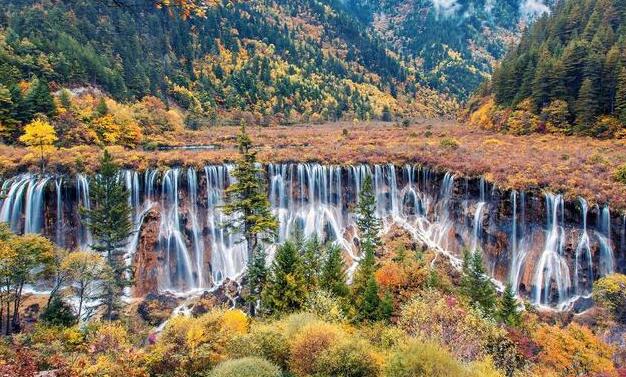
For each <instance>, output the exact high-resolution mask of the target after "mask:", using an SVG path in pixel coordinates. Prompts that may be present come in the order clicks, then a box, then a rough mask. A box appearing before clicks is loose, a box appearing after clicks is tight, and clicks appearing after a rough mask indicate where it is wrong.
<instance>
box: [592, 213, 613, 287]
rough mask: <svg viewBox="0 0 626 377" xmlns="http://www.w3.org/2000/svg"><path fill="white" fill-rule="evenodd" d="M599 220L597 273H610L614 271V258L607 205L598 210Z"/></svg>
mask: <svg viewBox="0 0 626 377" xmlns="http://www.w3.org/2000/svg"><path fill="white" fill-rule="evenodd" d="M598 215H599V221H598V230H597V231H596V236H597V237H598V242H599V243H600V258H599V261H598V273H599V274H600V276H606V275H608V274H612V273H613V272H614V271H615V267H614V265H615V258H614V257H613V246H612V244H611V213H610V211H609V207H608V206H605V207H604V208H602V210H601V211H600V210H598Z"/></svg>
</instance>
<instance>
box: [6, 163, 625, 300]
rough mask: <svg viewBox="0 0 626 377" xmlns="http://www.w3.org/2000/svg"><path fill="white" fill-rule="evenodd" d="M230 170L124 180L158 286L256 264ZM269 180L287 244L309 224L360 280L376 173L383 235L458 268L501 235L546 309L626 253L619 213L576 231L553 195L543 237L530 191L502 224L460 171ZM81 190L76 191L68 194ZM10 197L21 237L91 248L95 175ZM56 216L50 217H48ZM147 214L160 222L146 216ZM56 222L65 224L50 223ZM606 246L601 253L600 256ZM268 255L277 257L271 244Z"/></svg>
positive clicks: (47, 182) (306, 174) (309, 172)
mask: <svg viewBox="0 0 626 377" xmlns="http://www.w3.org/2000/svg"><path fill="white" fill-rule="evenodd" d="M231 169H232V167H231V166H228V165H218V166H206V167H205V168H204V170H200V171H197V170H195V169H193V168H189V169H188V168H174V169H169V170H166V171H163V172H160V171H159V170H156V169H150V170H147V171H145V172H144V173H142V174H141V175H139V174H138V173H137V172H134V171H130V170H129V171H123V172H122V173H121V174H120V182H122V183H124V185H125V186H126V188H127V190H128V192H129V204H130V205H131V207H132V208H133V212H132V222H133V230H134V232H133V234H132V235H131V236H130V237H129V240H128V243H127V247H126V255H125V256H126V262H127V263H128V264H130V263H132V260H133V256H134V254H135V252H136V251H137V250H138V248H140V247H143V249H141V250H142V252H154V250H153V249H152V248H151V246H150V245H151V244H150V243H147V244H146V243H145V242H141V244H140V242H139V240H140V236H141V232H140V231H143V229H142V227H143V224H144V221H146V219H148V218H149V219H151V220H150V221H155V223H154V227H153V228H151V227H150V226H148V227H146V229H147V230H148V231H149V229H155V230H156V232H158V235H157V234H155V239H154V240H153V241H150V242H155V243H156V253H157V254H158V261H157V265H156V267H155V268H156V270H155V273H154V274H156V275H152V276H156V279H157V285H158V288H159V289H161V290H169V291H174V292H177V293H187V292H191V291H198V290H200V289H202V290H205V289H211V288H214V287H215V286H216V285H219V284H221V283H223V282H224V281H225V280H226V279H237V278H238V277H239V276H240V275H241V273H242V272H243V271H245V267H246V265H247V252H246V245H245V243H242V242H238V241H240V240H241V237H240V235H237V234H232V232H230V231H229V229H227V228H225V227H224V224H225V223H226V220H227V219H226V217H225V216H224V214H223V212H222V209H221V206H222V205H223V204H224V202H223V200H224V197H225V190H226V188H227V187H228V186H229V185H230V184H231V183H232V181H233V178H232V177H231V175H230V170H231ZM266 172H267V178H268V180H267V182H268V198H269V201H270V203H271V208H272V211H273V213H274V214H275V215H276V216H277V217H278V219H279V224H280V226H279V239H278V241H279V242H283V241H284V240H286V239H287V238H288V237H289V236H290V235H292V234H293V232H294V230H295V229H296V228H299V229H302V230H303V232H304V234H305V235H306V236H312V235H316V236H317V237H318V238H319V239H320V240H322V241H328V242H333V243H336V244H338V245H340V246H341V247H342V249H343V250H345V256H346V260H347V261H348V262H351V263H352V264H351V268H350V270H349V271H348V272H349V273H350V271H352V270H353V269H354V267H355V266H356V264H357V262H358V260H359V257H360V255H359V251H358V250H359V248H358V246H357V245H358V232H357V230H356V226H355V216H354V212H353V209H354V208H355V206H356V203H357V200H358V195H359V193H360V192H361V190H362V185H363V181H364V180H365V177H366V176H367V175H370V176H371V177H372V178H373V185H374V189H375V195H376V198H377V208H376V212H377V215H378V216H380V217H381V219H382V220H383V225H384V227H383V228H384V229H385V230H389V229H390V228H391V227H392V226H400V227H402V228H404V229H405V230H406V231H408V233H410V234H411V235H412V236H413V237H414V239H415V240H417V241H419V242H421V243H423V244H425V245H427V246H428V247H430V248H431V249H434V250H436V251H438V252H440V253H443V254H446V255H448V256H450V258H451V260H452V261H453V263H456V264H458V263H457V262H458V261H459V259H458V256H459V255H460V253H461V251H462V249H463V248H464V246H466V245H472V247H475V248H482V246H483V245H485V244H486V243H487V242H494V241H496V240H497V242H501V240H502V238H496V237H499V236H496V235H497V233H494V232H505V234H506V240H508V241H505V242H504V244H502V243H499V245H504V247H506V248H507V250H502V254H500V255H504V256H507V255H508V256H509V259H502V258H501V257H496V258H494V256H493V255H489V253H486V254H485V256H484V257H485V262H486V264H487V265H489V266H490V270H491V272H492V274H499V275H498V278H500V279H505V280H508V281H509V282H510V283H511V285H512V286H513V287H514V289H515V290H516V291H517V289H522V287H532V292H531V297H532V298H533V300H534V302H535V303H538V304H541V305H559V304H561V303H563V302H566V301H567V300H569V299H571V298H572V297H574V295H585V294H588V292H589V290H590V288H591V281H592V280H593V278H598V277H599V276H600V275H604V274H607V273H610V272H611V271H614V270H615V269H616V263H615V261H614V252H615V251H614V249H613V248H614V247H616V246H614V245H618V246H620V249H619V250H623V249H624V247H625V246H626V235H625V234H624V233H626V230H623V229H620V231H619V232H615V236H617V237H618V238H617V240H616V241H613V240H612V239H611V238H610V237H611V236H612V233H611V229H610V227H611V217H610V212H609V209H608V207H607V208H604V209H601V210H600V209H599V210H598V212H599V215H598V216H599V217H598V221H597V227H596V228H595V229H594V230H592V231H590V230H589V229H588V227H587V222H586V217H587V215H586V213H587V211H588V209H587V208H586V203H582V202H581V208H582V209H583V215H582V224H581V226H580V227H579V228H577V229H576V230H574V229H572V231H571V232H570V231H569V230H568V232H566V231H565V214H564V213H565V211H564V208H563V206H564V205H563V198H562V197H560V196H558V195H556V196H555V195H546V199H545V203H546V208H547V209H546V211H545V213H546V217H547V220H546V222H545V224H546V226H545V228H542V229H540V226H539V225H538V224H537V223H536V222H530V223H529V224H530V225H529V226H527V225H526V222H527V218H526V217H527V216H526V214H525V211H526V199H525V194H524V193H523V192H520V193H517V192H511V193H510V204H511V208H512V219H511V222H507V224H504V225H503V224H500V223H498V222H496V219H500V218H501V216H498V215H497V214H496V213H494V212H493V211H494V210H496V209H498V208H500V207H501V206H500V205H499V203H498V202H497V200H500V199H499V196H498V195H494V193H493V192H491V194H489V192H488V191H487V190H488V185H487V184H486V182H485V181H484V180H481V181H480V182H479V186H478V189H479V192H480V194H479V195H476V196H477V197H475V198H472V197H471V195H470V192H471V189H470V188H469V181H468V180H464V181H460V182H461V183H459V184H458V185H461V186H463V185H465V188H464V190H463V189H462V187H455V186H456V185H455V179H454V175H452V174H451V173H447V174H445V175H443V176H441V175H438V174H437V173H435V172H434V171H432V170H430V169H428V168H423V167H418V166H414V165H405V166H403V167H401V168H399V167H398V168H397V167H396V166H394V165H371V166H368V165H355V166H349V167H345V168H344V167H340V166H322V165H318V164H270V165H268V166H267V167H266ZM201 175H202V177H201ZM53 182H54V187H52V183H53ZM72 184H75V186H74V187H73V189H74V190H75V195H72V194H71V191H68V190H70V189H72V186H71V185H72ZM47 188H50V190H47ZM53 190H54V191H53ZM204 190H206V191H204ZM48 192H50V193H51V195H47V193H48ZM53 192H54V193H55V194H56V195H52V193H53ZM459 192H462V193H463V194H462V196H463V197H462V198H459V197H458V195H457V194H456V193H459ZM2 194H3V195H2V197H3V199H0V220H1V221H5V222H7V223H9V224H10V226H11V228H12V229H14V230H15V231H16V232H18V233H23V232H25V231H27V230H28V231H30V232H42V233H44V234H47V235H48V236H49V237H50V238H51V239H54V240H56V242H57V243H58V244H59V245H62V244H65V245H67V246H69V247H72V245H76V247H79V248H86V247H87V245H89V244H90V243H91V236H90V234H89V232H88V229H87V228H86V227H85V226H84V224H83V222H82V221H81V219H80V213H79V211H78V208H79V207H85V208H90V205H91V203H90V200H89V180H88V178H87V177H86V176H84V175H80V174H79V175H77V176H76V179H75V180H67V179H65V178H64V177H55V178H53V177H38V176H33V175H29V174H24V175H20V176H16V177H14V178H10V179H8V180H5V181H3V183H2ZM205 199H206V200H205ZM53 200H54V201H55V202H54V203H52V201H53ZM48 201H49V202H50V203H47V202H48ZM205 203H206V204H205ZM470 203H472V204H473V205H474V213H473V215H472V216H473V217H470V216H468V215H467V213H468V208H469V206H470ZM529 208H533V207H529ZM535 208H536V207H535ZM48 210H49V211H50V214H49V215H46V214H45V212H46V211H48ZM148 213H151V214H152V215H151V216H150V217H147V216H146V215H147V214H148ZM492 213H493V214H494V215H492ZM50 216H53V217H52V219H53V221H56V223H54V224H52V222H51V221H49V219H50ZM155 216H156V217H155ZM485 216H488V218H489V224H488V227H487V225H486V223H485V222H484V221H483V219H484V218H485ZM533 218H534V217H533ZM43 219H46V221H45V222H44V221H43ZM531 221H532V220H531ZM535 224H536V225H535ZM157 225H158V228H157ZM625 227H626V220H625ZM568 229H570V228H568ZM566 234H576V235H577V236H576V237H577V238H576V240H575V241H574V244H577V248H576V249H577V251H576V255H572V257H571V259H570V262H572V263H571V264H572V265H571V266H568V264H567V258H566V256H565V255H564V253H565V248H564V244H565V240H566V237H567V236H566ZM483 235H485V237H483ZM620 235H621V237H622V239H621V242H620V239H619V237H620ZM541 236H543V238H542V237H541ZM72 237H74V238H72ZM483 238H484V239H483ZM541 239H543V241H544V243H543V249H542V250H536V249H537V248H536V247H534V246H533V245H535V244H538V243H539V240H541ZM490 245H492V244H491V243H490ZM146 247H148V249H146ZM596 247H597V249H598V250H599V252H598V253H597V254H596V255H593V252H592V250H595V248H596ZM268 254H269V256H270V258H271V255H272V253H271V248H268ZM531 255H532V256H533V260H532V261H531V260H529V258H530V256H531ZM620 255H621V254H620ZM591 256H593V257H594V259H595V260H593V261H592V260H591ZM573 260H575V262H573ZM496 264H497V268H496ZM503 267H504V268H503ZM570 269H571V270H570ZM595 271H598V272H597V273H594V272H595ZM572 275H573V276H572ZM570 276H572V279H570ZM522 292H523V293H525V292H527V290H526V289H522Z"/></svg>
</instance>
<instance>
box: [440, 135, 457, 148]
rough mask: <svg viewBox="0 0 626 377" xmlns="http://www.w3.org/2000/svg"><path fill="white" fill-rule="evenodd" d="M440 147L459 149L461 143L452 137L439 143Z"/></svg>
mask: <svg viewBox="0 0 626 377" xmlns="http://www.w3.org/2000/svg"><path fill="white" fill-rule="evenodd" d="M439 145H440V146H441V147H443V148H448V149H457V148H458V147H459V142H458V141H456V140H455V139H453V138H451V137H444V138H443V139H441V140H440V141H439Z"/></svg>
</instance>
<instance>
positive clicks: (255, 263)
mask: <svg viewBox="0 0 626 377" xmlns="http://www.w3.org/2000/svg"><path fill="white" fill-rule="evenodd" d="M266 264H267V253H266V252H265V248H262V247H261V248H259V250H257V252H256V253H254V255H253V256H252V261H250V263H248V272H247V274H246V276H247V278H248V295H247V297H245V299H246V301H248V303H249V304H250V312H251V313H252V314H255V313H256V311H257V309H258V306H259V304H260V300H261V294H262V293H263V289H264V288H265V284H266V283H267V274H268V271H267V265H266Z"/></svg>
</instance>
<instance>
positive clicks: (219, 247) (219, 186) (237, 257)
mask: <svg viewBox="0 0 626 377" xmlns="http://www.w3.org/2000/svg"><path fill="white" fill-rule="evenodd" d="M204 174H205V179H206V186H207V192H206V195H207V217H206V218H207V230H208V232H209V234H210V243H211V276H212V279H213V283H214V284H221V283H222V282H223V281H224V280H225V279H227V278H230V279H233V278H236V277H237V276H238V275H239V274H240V273H241V272H242V271H243V270H244V268H245V266H246V263H247V255H248V254H247V250H246V246H245V244H244V243H243V242H236V241H238V240H239V238H240V237H239V236H237V235H233V234H232V233H231V232H230V231H228V230H227V229H225V228H224V226H223V224H224V223H225V222H226V220H227V219H226V216H225V215H224V214H223V213H222V211H221V208H220V207H221V206H222V205H223V204H224V203H223V197H224V190H225V189H226V187H227V186H228V185H229V184H230V183H231V177H230V174H229V169H228V167H226V166H207V167H205V168H204Z"/></svg>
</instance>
